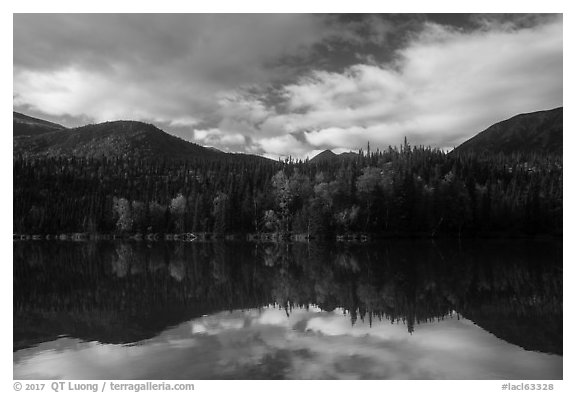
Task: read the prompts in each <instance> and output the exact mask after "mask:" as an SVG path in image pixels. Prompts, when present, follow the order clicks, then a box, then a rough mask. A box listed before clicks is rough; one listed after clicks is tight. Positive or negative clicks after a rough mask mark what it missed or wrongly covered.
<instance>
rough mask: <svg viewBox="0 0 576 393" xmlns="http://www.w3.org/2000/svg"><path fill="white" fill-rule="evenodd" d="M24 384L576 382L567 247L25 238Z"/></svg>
mask: <svg viewBox="0 0 576 393" xmlns="http://www.w3.org/2000/svg"><path fill="white" fill-rule="evenodd" d="M13 264H14V269H13V271H14V273H13V283H14V290H13V294H14V297H13V306H14V309H13V316H14V341H13V350H14V351H13V366H14V369H13V374H14V378H15V379H193V380H197V379H508V380H509V379H522V380H526V379H562V242H561V241H534V240H530V241H526V240H513V241H510V240H507V241H504V240H474V241H462V242H458V241H436V242H434V241H424V240H383V241H379V242H369V243H361V244H356V243H248V242H206V243H194V242H186V243H185V242H136V241H134V242H120V241H101V242H66V241H17V242H14V259H13Z"/></svg>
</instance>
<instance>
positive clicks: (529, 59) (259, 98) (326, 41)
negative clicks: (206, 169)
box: [14, 14, 562, 156]
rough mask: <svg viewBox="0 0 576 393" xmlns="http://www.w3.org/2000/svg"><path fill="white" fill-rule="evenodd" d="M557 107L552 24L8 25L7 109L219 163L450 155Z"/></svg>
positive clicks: (426, 20) (270, 21)
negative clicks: (135, 126)
mask: <svg viewBox="0 0 576 393" xmlns="http://www.w3.org/2000/svg"><path fill="white" fill-rule="evenodd" d="M560 105H562V17H561V16H558V15H466V14H451V15H439V14H432V15H412V14H409V15H386V14H381V15H305V14H298V15H290V14H278V15H249V14H238V15H225V14H219V15H210V14H194V15H170V14H162V15H153V14H144V15H126V14H123V15H113V14H106V15H96V14H89V15H74V14H68V15H57V14H49V15H48V14H47V15H33V14H26V15H23V14H22V15H21V14H17V15H15V16H14V106H15V110H20V111H23V112H26V113H29V114H32V115H36V116H39V117H44V118H47V119H49V120H55V121H60V122H62V123H64V124H65V125H78V124H81V123H82V122H88V121H105V120H113V119H120V118H123V119H126V118H130V119H137V120H144V121H149V122H154V123H156V124H158V125H159V126H161V127H162V128H164V129H166V130H167V131H169V132H172V133H174V134H177V135H179V136H182V137H184V138H187V139H194V140H195V141H197V142H199V143H204V144H209V145H212V146H215V147H218V148H221V149H224V150H230V151H247V152H254V153H264V154H268V155H270V156H278V155H285V154H292V155H296V156H306V155H308V154H312V153H314V152H315V151H316V150H321V149H324V148H333V149H335V150H336V151H345V150H349V149H356V148H358V147H360V146H363V145H364V144H365V143H366V142H367V141H368V140H370V141H371V142H372V143H373V144H377V145H384V146H385V145H387V144H398V143H399V142H400V141H401V140H402V138H403V136H408V137H409V138H410V139H411V140H412V142H414V143H423V144H430V145H432V146H438V147H449V146H452V145H455V144H457V143H459V142H461V141H462V140H464V139H466V138H467V137H469V136H471V135H472V134H474V133H476V132H478V131H480V130H481V129H483V128H485V127H487V126H488V125H490V124H491V123H493V122H495V121H498V120H501V119H503V118H506V117H509V116H512V115H514V114H516V113H519V112H526V111H532V110H540V109H547V108H551V107H555V106H560Z"/></svg>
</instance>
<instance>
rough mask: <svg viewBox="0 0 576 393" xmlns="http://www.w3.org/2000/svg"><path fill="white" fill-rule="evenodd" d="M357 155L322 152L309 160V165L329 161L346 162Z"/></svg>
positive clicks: (330, 151) (329, 151)
mask: <svg viewBox="0 0 576 393" xmlns="http://www.w3.org/2000/svg"><path fill="white" fill-rule="evenodd" d="M357 156H358V155H357V154H356V153H353V152H347V153H341V154H336V153H334V152H333V151H332V150H324V151H323V152H321V153H318V154H317V155H315V156H314V157H313V158H312V159H310V163H312V164H318V163H321V162H331V161H336V160H338V161H340V160H347V159H353V158H356V157H357Z"/></svg>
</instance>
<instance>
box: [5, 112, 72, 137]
mask: <svg viewBox="0 0 576 393" xmlns="http://www.w3.org/2000/svg"><path fill="white" fill-rule="evenodd" d="M12 113H13V116H12V118H13V123H12V124H13V128H12V134H13V136H14V137H18V136H27V135H40V134H44V133H47V132H53V131H58V130H64V129H66V127H64V126H62V125H60V124H56V123H52V122H49V121H46V120H41V119H36V118H34V117H30V116H26V115H23V114H22V113H18V112H12Z"/></svg>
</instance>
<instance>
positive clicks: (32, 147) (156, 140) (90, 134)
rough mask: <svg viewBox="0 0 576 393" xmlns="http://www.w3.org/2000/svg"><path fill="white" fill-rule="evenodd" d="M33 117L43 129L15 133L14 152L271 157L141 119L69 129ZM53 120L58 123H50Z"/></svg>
mask: <svg viewBox="0 0 576 393" xmlns="http://www.w3.org/2000/svg"><path fill="white" fill-rule="evenodd" d="M18 115H20V114H18ZM15 116H16V114H15ZM20 116H22V118H24V119H28V118H29V117H28V116H25V115H20ZM29 119H31V120H29V122H30V123H33V124H39V125H42V127H44V128H43V133H37V134H28V135H27V136H18V137H16V136H15V137H14V140H13V154H14V156H17V155H22V156H24V157H58V156H64V157H85V158H100V157H108V158H112V157H131V158H139V159H168V160H191V159H210V160H212V159H214V160H220V159H232V160H250V159H257V160H268V159H267V158H265V157H260V156H254V155H248V154H233V153H224V152H222V151H220V150H217V149H213V148H207V147H203V146H200V145H197V144H195V143H191V142H188V141H185V140H183V139H180V138H178V137H176V136H173V135H170V134H168V133H166V132H164V131H162V130H160V129H159V128H157V127H156V126H154V125H152V124H146V123H142V122H139V121H124V120H121V121H112V122H105V123H100V124H91V125H87V126H83V127H78V128H74V129H66V128H64V127H62V126H59V127H61V128H56V126H58V125H57V124H54V123H50V122H45V121H44V120H40V119H34V118H29ZM15 121H16V120H15ZM51 124H54V126H50V125H51Z"/></svg>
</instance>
